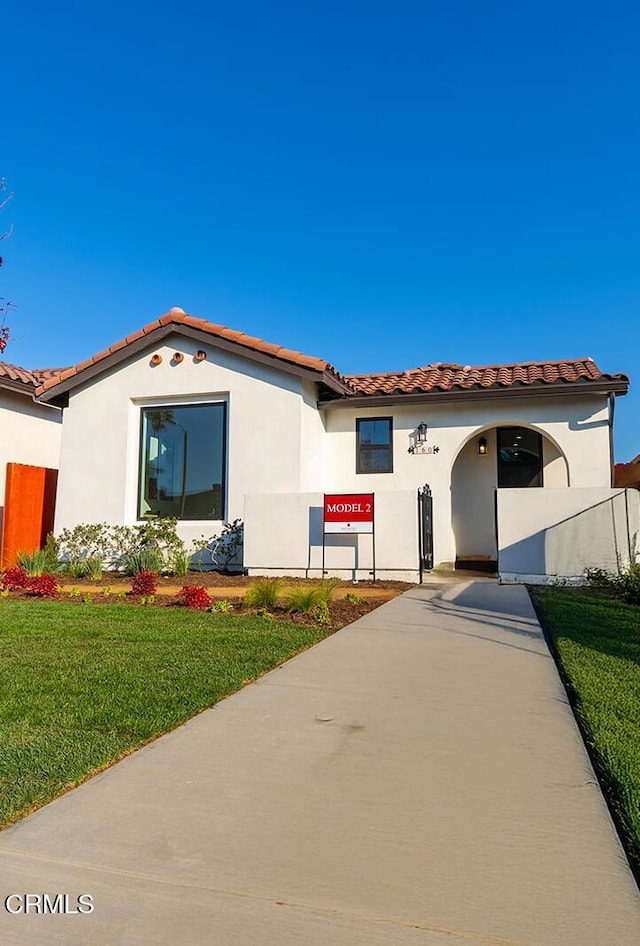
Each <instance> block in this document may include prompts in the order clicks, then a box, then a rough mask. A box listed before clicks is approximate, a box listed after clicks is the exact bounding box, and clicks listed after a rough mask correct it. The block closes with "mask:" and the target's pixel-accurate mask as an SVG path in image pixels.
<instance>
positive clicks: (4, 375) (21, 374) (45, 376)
mask: <svg viewBox="0 0 640 946" xmlns="http://www.w3.org/2000/svg"><path fill="white" fill-rule="evenodd" d="M61 371H64V369H63V368H34V369H33V370H31V371H30V370H29V369H28V368H20V367H19V366H18V365H10V364H9V363H8V362H7V361H0V384H1V383H2V380H3V379H4V380H6V381H12V382H15V383H16V384H24V385H25V387H30V388H33V389H34V390H35V388H37V387H38V386H39V385H41V384H43V383H44V382H46V381H47V380H49V379H50V378H54V377H56V376H57V375H58V374H60V372H61Z"/></svg>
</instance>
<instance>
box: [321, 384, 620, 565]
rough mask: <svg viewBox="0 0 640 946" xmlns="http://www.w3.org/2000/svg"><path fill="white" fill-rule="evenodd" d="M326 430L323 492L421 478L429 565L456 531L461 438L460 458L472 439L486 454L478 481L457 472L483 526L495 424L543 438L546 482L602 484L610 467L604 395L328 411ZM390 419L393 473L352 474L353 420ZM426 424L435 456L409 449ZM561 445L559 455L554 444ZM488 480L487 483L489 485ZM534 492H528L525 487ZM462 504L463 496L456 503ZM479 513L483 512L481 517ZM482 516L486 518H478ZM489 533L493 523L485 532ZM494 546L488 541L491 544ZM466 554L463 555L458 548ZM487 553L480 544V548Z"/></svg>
mask: <svg viewBox="0 0 640 946" xmlns="http://www.w3.org/2000/svg"><path fill="white" fill-rule="evenodd" d="M326 414H327V419H326V428H327V432H328V434H329V436H328V437H327V446H326V461H325V462H326V471H327V472H326V478H325V482H326V486H325V489H326V491H327V492H331V491H336V492H338V491H341V490H344V491H353V492H369V491H375V492H376V493H379V492H380V493H381V492H385V491H387V490H398V489H400V490H402V489H414V490H416V489H417V488H418V487H419V486H421V485H423V484H424V483H428V484H429V485H430V486H431V489H432V491H433V510H434V557H435V562H436V564H438V563H445V562H453V561H455V556H456V543H455V534H454V530H453V527H452V490H451V486H452V472H453V467H454V463H455V462H456V459H457V457H458V455H459V454H460V452H461V451H462V450H463V448H464V447H465V445H466V444H467V443H469V444H470V446H469V447H468V448H467V454H466V456H467V458H468V460H469V461H471V459H472V457H475V454H474V451H476V445H477V440H478V437H480V436H481V435H484V436H486V437H487V440H488V448H489V449H488V454H487V456H486V457H482V458H480V457H477V460H478V465H477V467H476V469H477V472H478V480H477V481H476V479H475V477H474V476H473V474H472V471H471V470H469V471H468V475H467V477H466V482H465V477H464V476H463V478H462V479H463V490H462V493H463V494H464V495H466V497H467V506H468V507H469V508H468V509H463V514H464V515H467V516H469V515H472V511H473V509H474V508H475V509H477V510H482V511H481V512H480V515H481V516H483V517H484V519H483V523H484V525H483V524H482V523H480V524H479V525H478V530H477V531H479V530H480V529H481V528H485V529H486V528H487V524H488V521H489V513H490V514H491V517H493V516H494V499H493V495H490V494H491V493H492V490H493V486H495V480H494V477H495V470H496V463H497V460H496V447H495V443H496V441H495V434H494V433H492V429H493V428H495V427H496V426H499V427H502V426H504V427H509V426H524V427H532V428H533V429H535V430H538V431H539V432H540V433H542V434H543V435H544V436H545V437H546V438H547V439H548V441H549V445H548V446H547V445H545V454H544V463H545V484H546V485H553V486H556V485H565V484H566V482H567V468H568V481H569V485H570V486H578V487H589V486H594V487H595V486H599V487H609V486H610V485H611V465H610V454H609V427H608V408H607V400H606V397H604V396H597V397H584V396H581V397H572V396H570V395H564V396H562V397H556V398H553V397H540V398H536V397H533V396H527V397H522V398H513V399H511V398H509V399H506V398H505V399H504V400H503V399H493V398H491V399H490V398H487V400H485V401H477V400H469V401H465V400H461V401H460V402H459V403H455V402H448V403H443V404H439V405H438V404H431V405H429V404H425V406H424V407H422V406H420V405H407V406H406V407H404V406H400V407H395V406H394V407H389V408H386V409H385V408H384V407H380V408H364V407H363V408H360V409H359V410H357V411H356V410H355V409H352V408H348V409H345V408H339V409H333V410H331V409H329V410H327V411H326ZM387 416H391V417H393V453H394V462H393V473H392V474H390V473H371V474H357V473H356V456H355V454H356V436H355V430H356V418H357V417H387ZM421 422H425V423H427V424H428V428H429V430H428V435H427V443H428V444H429V445H435V446H437V447H438V448H439V452H438V453H437V454H413V455H412V454H409V453H408V452H407V450H408V447H409V445H410V443H411V442H412V441H411V434H412V433H413V431H414V430H415V429H416V427H417V426H418V424H419V423H421ZM556 444H557V446H558V447H559V448H560V450H561V451H562V453H563V454H564V456H565V457H566V463H565V460H564V459H562V457H561V456H559V454H558V450H557V449H555V447H554V445H556ZM492 482H493V486H491V483H492ZM532 492H533V490H532ZM463 506H464V502H463ZM485 514H486V515H485ZM485 519H486V521H484V520H485ZM492 533H493V535H494V536H495V528H494V529H493V530H492ZM492 548H493V551H494V552H495V545H493V546H492ZM463 554H465V553H463ZM484 554H486V555H491V548H490V547H489V544H487V548H486V551H485V553H484Z"/></svg>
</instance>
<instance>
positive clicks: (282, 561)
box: [8, 308, 640, 580]
mask: <svg viewBox="0 0 640 946" xmlns="http://www.w3.org/2000/svg"><path fill="white" fill-rule="evenodd" d="M33 377H34V382H36V384H35V389H34V388H33V386H32V389H31V391H32V393H34V396H35V400H33V399H31V398H29V399H28V403H27V399H26V398H25V408H24V410H22V411H16V412H15V417H14V419H13V420H12V421H11V424H13V425H14V427H15V429H16V433H15V438H16V439H15V443H16V444H18V443H22V444H24V443H25V442H26V441H29V440H31V441H32V442H33V445H34V449H35V444H36V442H40V441H41V435H40V433H38V434H37V435H35V436H34V435H32V434H31V433H30V428H29V429H28V427H27V425H28V424H30V423H31V419H32V417H33V418H36V419H37V420H38V422H40V423H41V427H40V428H39V429H40V430H41V431H44V430H45V428H46V429H48V430H49V434H47V438H48V439H47V441H46V442H47V447H46V449H43V450H41V451H40V452H38V450H35V453H37V454H38V456H37V457H36V456H35V454H34V459H33V460H32V461H29V462H41V463H42V462H46V463H47V464H53V463H56V465H58V468H59V475H58V490H57V501H56V514H55V531H56V532H59V531H60V530H61V529H63V528H65V527H73V526H74V525H76V524H78V523H89V522H101V521H106V522H108V523H112V524H132V523H135V522H136V521H138V520H140V519H143V518H144V517H146V516H176V517H177V518H178V520H179V532H180V534H181V536H182V537H183V539H184V540H185V541H187V542H189V541H190V540H191V539H194V538H198V537H200V536H202V535H203V534H205V535H214V534H216V533H218V532H219V531H220V530H221V528H222V525H223V523H224V522H226V521H231V520H234V519H241V520H243V521H244V524H245V541H244V561H243V564H244V567H245V568H247V569H248V570H249V572H250V573H255V574H292V575H318V574H321V571H322V565H323V561H324V567H325V570H326V571H327V572H328V573H331V574H334V573H335V574H341V575H343V576H349V577H353V578H368V577H371V574H372V569H373V552H374V542H375V567H376V574H377V575H378V576H379V577H396V578H405V579H407V580H418V579H419V577H420V574H421V572H422V571H423V570H424V569H425V568H430V567H431V566H432V565H435V566H438V565H446V564H448V565H456V566H458V567H464V566H475V567H485V568H487V569H498V570H499V571H500V574H501V577H502V578H503V579H507V580H508V579H509V578H514V577H522V576H527V577H529V578H530V577H531V576H534V578H536V577H537V578H542V579H544V578H546V577H548V576H554V575H566V576H573V575H579V574H582V572H583V571H584V568H585V567H586V566H588V565H600V566H605V567H606V566H613V567H615V565H616V563H617V562H619V561H621V558H622V560H624V557H625V556H626V557H627V559H629V558H632V557H634V556H635V545H634V543H635V536H636V534H637V532H638V530H639V529H640V511H639V510H638V508H637V507H638V503H637V493H636V499H634V498H630V497H629V495H628V493H627V491H625V490H619V489H618V490H615V489H613V488H612V470H613V456H612V446H611V444H612V440H611V437H612V422H613V405H614V400H615V398H616V397H617V396H620V395H623V394H625V393H626V391H627V387H628V383H629V382H628V378H627V377H626V376H624V375H622V374H615V375H609V374H604V373H603V372H601V371H600V369H599V368H598V367H597V365H596V364H595V363H594V362H593V361H592V360H591V359H588V358H585V359H577V360H569V361H562V362H541V363H527V364H517V365H493V366H489V367H470V366H461V365H451V364H432V365H427V366H426V367H423V368H415V369H411V370H408V371H401V372H394V373H391V374H381V375H376V374H371V375H355V376H353V375H352V376H343V375H341V374H340V373H339V372H338V371H337V370H336V369H335V368H334V367H333V366H332V365H331V364H330V363H329V362H328V361H325V360H324V359H322V358H315V357H311V356H307V355H303V354H301V353H299V352H295V351H290V350H288V349H286V348H283V347H281V346H279V345H274V344H271V343H268V342H265V341H262V340H261V339H257V338H253V337H250V336H247V335H245V334H243V333H242V332H238V331H233V330H231V329H228V328H226V327H224V326H221V325H216V324H213V323H211V322H208V321H206V320H204V319H198V318H194V317H192V316H190V315H187V314H186V313H185V312H184V311H183V310H182V309H179V308H174V309H171V311H170V312H168V313H167V314H166V315H163V316H162V317H161V318H160V319H158V320H156V321H154V322H151V323H150V324H148V325H145V327H144V328H142V329H140V330H139V331H137V332H135V333H133V334H132V335H129V336H127V338H125V339H122V340H121V341H119V342H116V343H115V344H113V345H111V346H110V347H109V348H108V349H106V350H105V351H102V352H99V353H98V354H96V355H94V356H93V357H91V358H89V359H87V360H86V361H83V362H81V363H80V364H78V365H76V366H74V367H72V368H68V369H64V370H61V371H58V372H55V373H54V372H52V373H50V374H48V375H47V376H43V375H41V376H40V377H37V376H35V375H34V376H33ZM8 396H11V397H14V399H15V398H16V397H19V394H16V393H15V392H8ZM23 396H24V395H23ZM16 403H17V402H16ZM60 416H62V424H60V422H59V421H60ZM53 418H55V421H54V420H53ZM21 419H24V420H21ZM22 423H24V425H25V426H24V427H22V426H21V424H22ZM47 425H49V427H48V428H47ZM12 429H14V428H12ZM12 439H13V435H12ZM41 442H42V444H44V441H41ZM25 450H26V446H25ZM58 451H59V458H58ZM16 452H18V453H19V452H20V450H18V449H17V447H16V449H15V450H14V448H13V447H11V449H10V450H9V453H11V456H9V457H8V459H10V460H15V459H16V458H15V457H14V456H13V453H16ZM27 453H28V451H27ZM22 455H23V456H24V455H25V451H24V450H23V451H22ZM29 455H30V454H29ZM425 484H428V486H429V492H430V495H431V497H432V503H433V508H432V517H431V522H430V523H427V522H425V519H424V511H425V509H426V508H427V504H426V503H422V505H421V510H422V518H420V516H419V514H418V490H419V489H421V488H423V487H424V486H425ZM326 493H340V494H346V493H348V494H373V495H374V497H375V538H374V537H373V536H372V535H371V534H366V535H353V534H332V535H324V531H325V530H324V527H323V498H324V494H326ZM429 526H430V528H429ZM323 546H324V547H323Z"/></svg>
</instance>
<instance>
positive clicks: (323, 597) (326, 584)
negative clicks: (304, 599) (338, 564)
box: [316, 578, 340, 605]
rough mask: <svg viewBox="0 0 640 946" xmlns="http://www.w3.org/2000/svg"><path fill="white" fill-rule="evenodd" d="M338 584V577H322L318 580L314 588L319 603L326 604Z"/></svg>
mask: <svg viewBox="0 0 640 946" xmlns="http://www.w3.org/2000/svg"><path fill="white" fill-rule="evenodd" d="M339 585H340V579H339V578H323V579H321V581H319V582H318V584H317V585H316V588H317V589H318V600H319V602H320V604H325V605H328V604H329V602H330V601H331V599H332V598H333V596H334V594H335V591H336V588H338V587H339Z"/></svg>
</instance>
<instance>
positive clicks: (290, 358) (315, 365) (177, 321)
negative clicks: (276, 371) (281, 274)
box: [37, 308, 349, 395]
mask: <svg viewBox="0 0 640 946" xmlns="http://www.w3.org/2000/svg"><path fill="white" fill-rule="evenodd" d="M171 325H175V326H176V329H177V330H179V327H180V326H186V327H189V328H192V329H198V330H199V331H201V332H205V333H206V334H207V335H210V336H212V339H215V338H219V339H223V340H225V341H228V342H232V343H233V344H236V345H240V346H241V347H243V348H247V349H249V350H252V351H255V352H258V353H260V354H262V355H267V356H268V357H270V358H274V359H276V360H279V361H283V362H286V363H288V364H290V365H298V366H299V367H301V368H306V369H309V370H311V371H315V372H318V373H319V374H321V375H325V376H328V377H329V378H331V379H334V380H335V381H336V382H337V386H338V388H339V389H341V390H342V392H344V393H347V392H348V391H349V386H348V384H347V383H346V382H345V381H344V379H343V378H342V376H341V375H340V374H339V372H338V371H336V369H335V368H334V367H333V365H331V364H330V363H329V362H328V361H325V360H324V359H323V358H314V357H312V356H310V355H304V354H302V352H299V351H292V350H291V349H289V348H284V346H282V345H273V344H271V343H270V342H265V341H264V340H263V339H261V338H254V337H253V336H252V335H245V333H244V332H237V331H234V330H233V329H230V328H227V326H226V325H217V324H215V323H213V322H208V321H207V320H206V319H196V318H194V317H193V316H191V315H188V314H187V313H186V312H185V311H184V310H183V309H180V308H174V309H171V310H170V311H169V312H167V314H166V315H163V316H161V317H160V318H159V319H156V320H155V321H154V322H149V324H148V325H145V326H144V328H142V329H140V330H139V331H137V332H133V334H131V335H127V337H126V338H123V339H121V340H120V341H119V342H115V343H114V344H113V345H110V346H109V348H107V349H105V350H104V351H101V352H98V354H97V355H94V356H93V357H92V358H88V359H87V360H86V361H81V362H80V364H78V365H74V366H73V367H71V368H65V369H64V370H62V371H61V372H60V373H59V374H57V375H55V377H49V378H45V379H43V381H42V383H41V384H40V387H39V388H38V391H37V393H38V395H41V394H44V392H45V391H49V390H50V389H51V388H53V387H55V386H56V385H57V384H60V383H62V382H64V381H67V380H69V379H71V378H74V377H75V376H77V375H80V374H81V373H82V372H83V371H84V370H85V369H86V368H89V367H91V366H93V365H96V364H98V363H99V362H101V361H103V360H104V359H106V358H108V357H109V356H110V355H113V354H115V353H116V352H118V351H121V350H122V349H126V348H127V347H128V346H129V345H131V344H133V343H134V342H137V341H138V340H139V339H141V338H144V336H145V335H151V334H152V333H153V332H154V331H156V330H157V329H161V328H164V327H166V326H171ZM79 380H80V379H79Z"/></svg>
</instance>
